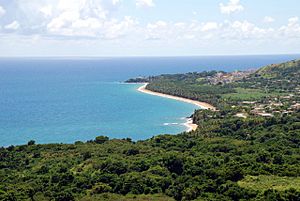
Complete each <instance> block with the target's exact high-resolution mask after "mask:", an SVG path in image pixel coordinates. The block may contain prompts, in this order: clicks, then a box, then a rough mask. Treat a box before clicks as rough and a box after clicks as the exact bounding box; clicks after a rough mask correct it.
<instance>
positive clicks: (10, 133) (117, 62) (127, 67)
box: [0, 55, 300, 146]
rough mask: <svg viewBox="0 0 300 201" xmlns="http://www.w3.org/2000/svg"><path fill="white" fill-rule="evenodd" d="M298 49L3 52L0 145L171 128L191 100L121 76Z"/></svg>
mask: <svg viewBox="0 0 300 201" xmlns="http://www.w3.org/2000/svg"><path fill="white" fill-rule="evenodd" d="M299 57H300V55H268V56H203V57H164V58H159V57H146V58H142V57H137V58H134V57H132V58H1V59H0V146H9V145H20V144H25V143H27V142H28V141H29V140H35V141H36V142H37V143H73V142H75V141H87V140H91V139H94V138H95V137H96V136H99V135H105V136H108V137H110V138H127V137H129V138H132V139H133V140H144V139H148V138H151V137H152V136H155V135H159V134H177V133H180V132H183V131H185V130H186V127H185V126H184V125H183V124H184V123H185V121H186V117H188V116H190V115H191V114H192V113H193V111H194V110H195V109H197V108H196V106H194V105H191V104H187V103H183V102H178V101H176V100H171V99H165V98H161V97H157V96H151V95H148V94H143V93H141V92H138V91H137V90H136V89H137V88H138V87H139V86H140V85H138V84H124V83H122V82H123V81H125V80H126V79H129V78H132V77H137V76H148V75H158V74H163V73H183V72H196V71H198V72H199V71H204V70H223V71H233V70H245V69H253V68H258V67H261V66H264V65H267V64H272V63H279V62H284V61H288V60H292V59H297V58H299Z"/></svg>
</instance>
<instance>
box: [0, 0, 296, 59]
mask: <svg viewBox="0 0 300 201" xmlns="http://www.w3.org/2000/svg"><path fill="white" fill-rule="evenodd" d="M293 53H300V1H299V0H276V1H274V0H263V1H262V0H184V1H182V0H0V56H2V57H6V56H9V57H10V56H188V55H240V54H293Z"/></svg>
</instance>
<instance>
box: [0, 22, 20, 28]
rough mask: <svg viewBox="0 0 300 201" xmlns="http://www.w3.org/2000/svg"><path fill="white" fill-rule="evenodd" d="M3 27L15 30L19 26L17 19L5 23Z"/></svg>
mask: <svg viewBox="0 0 300 201" xmlns="http://www.w3.org/2000/svg"><path fill="white" fill-rule="evenodd" d="M4 28H5V29H7V30H17V29H19V28H20V24H19V22H18V21H13V22H12V23H10V24H7V25H5V26H4Z"/></svg>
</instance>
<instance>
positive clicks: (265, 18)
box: [263, 16, 275, 23]
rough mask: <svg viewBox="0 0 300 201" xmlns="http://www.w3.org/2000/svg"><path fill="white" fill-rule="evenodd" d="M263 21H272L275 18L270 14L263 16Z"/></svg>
mask: <svg viewBox="0 0 300 201" xmlns="http://www.w3.org/2000/svg"><path fill="white" fill-rule="evenodd" d="M263 21H264V23H272V22H274V21H275V19H274V18H273V17H270V16H265V17H264V20H263Z"/></svg>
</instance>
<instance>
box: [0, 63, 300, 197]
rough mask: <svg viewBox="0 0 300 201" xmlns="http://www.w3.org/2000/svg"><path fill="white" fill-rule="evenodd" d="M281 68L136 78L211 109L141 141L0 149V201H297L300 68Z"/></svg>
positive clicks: (103, 139)
mask: <svg viewBox="0 0 300 201" xmlns="http://www.w3.org/2000/svg"><path fill="white" fill-rule="evenodd" d="M292 63H294V62H292ZM294 64H295V66H296V65H297V66H299V65H298V64H299V62H298V61H297V62H295V63H294ZM278 66H279V67H274V66H273V67H266V68H263V69H261V70H258V71H249V72H232V73H225V72H216V71H212V72H202V73H187V74H177V75H161V76H155V77H151V78H139V80H140V81H142V82H145V81H148V82H150V84H149V85H148V86H149V88H150V89H151V90H156V91H159V92H163V93H169V94H172V95H178V96H183V97H187V98H192V99H197V100H201V101H207V102H210V103H213V104H215V105H216V106H217V107H218V110H217V111H209V110H197V111H195V113H194V114H193V115H192V117H193V120H194V122H195V123H197V124H198V129H197V130H196V131H193V132H190V133H181V134H178V135H159V136H156V137H152V138H151V139H148V140H145V141H138V142H133V141H132V140H131V139H109V138H108V137H104V136H99V137H97V138H96V139H94V140H90V141H88V142H76V143H75V144H48V145H39V144H37V143H35V142H34V141H29V142H28V144H27V145H22V146H10V147H6V148H0V200H6V201H9V200H31V201H32V200H35V201H48V200H49V201H50V200H55V201H72V200H81V201H92V200H99V201H102V200H103V201H105V200H107V201H115V200H122V201H135V200H138V201H171V200H172V201H174V200H178V201H180V200H196V201H204V200H206V201H227V200H229V201H230V200H233V201H237V200H241V201H244V200H250V201H276V200H278V201H299V200H300V123H299V122H300V98H299V96H300V93H299V83H300V81H299V77H297V76H295V75H296V74H295V73H299V68H298V67H295V68H294V67H291V68H290V67H289V68H285V67H284V68H283V67H281V66H289V63H286V65H285V64H280V65H278ZM291 69H292V70H291ZM275 72H276V76H274V75H275ZM267 75H268V76H267ZM270 75H272V76H270ZM283 75H288V76H283ZM292 78H293V80H292ZM131 81H134V79H132V80H131ZM141 129H143V128H142V127H141ZM153 135H155V133H154V134H153Z"/></svg>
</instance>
